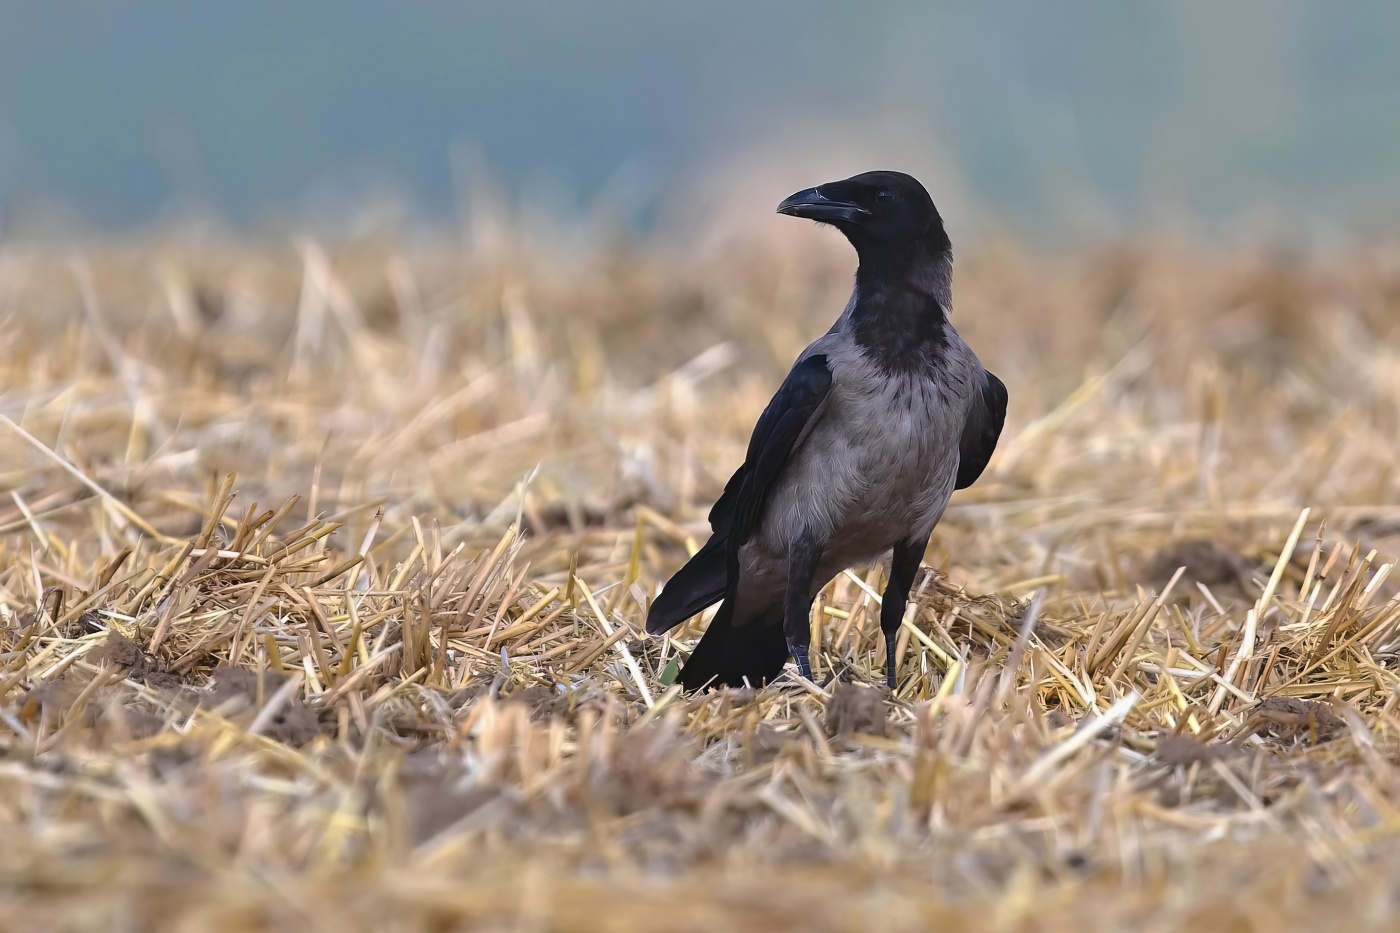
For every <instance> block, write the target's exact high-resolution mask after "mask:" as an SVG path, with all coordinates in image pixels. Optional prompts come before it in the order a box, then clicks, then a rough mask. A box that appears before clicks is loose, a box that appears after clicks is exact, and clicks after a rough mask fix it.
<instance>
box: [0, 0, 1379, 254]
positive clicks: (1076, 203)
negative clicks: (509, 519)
mask: <svg viewBox="0 0 1400 933" xmlns="http://www.w3.org/2000/svg"><path fill="white" fill-rule="evenodd" d="M1397 47H1400V6H1397V5H1396V4H1394V3H1389V2H1385V0H1348V2H1325V0H1236V2H1231V3H1228V4H1222V3H1219V2H1212V0H1181V2H1175V3H1171V4H1165V3H1153V2H1146V0H1083V2H1078V3H1074V4H1044V3H1039V2H1034V0H992V2H976V3H973V2H953V3H924V2H898V0H881V2H871V3H861V4H852V3H842V2H836V0H764V2H762V3H751V2H745V0H711V2H706V3H655V2H650V0H598V2H593V3H587V4H578V3H568V2H560V0H521V2H511V3H451V2H441V0H438V2H428V0H424V2H417V3H412V4H403V3H399V4H386V3H380V2H373V0H299V2H295V3H288V2H285V0H240V2H238V3H227V2H215V0H125V2H123V3H111V2H106V0H67V2H63V3H33V2H25V0H0V233H3V234H5V235H9V236H24V235H32V236H39V235H42V234H44V233H46V232H49V233H51V232H54V231H60V232H64V231H70V230H72V229H75V228H77V229H89V230H90V229H98V230H124V229H128V228H140V227H149V226H152V225H157V226H158V225H170V224H172V223H175V224H178V223H185V222H189V221H191V220H199V221H202V222H209V221H214V222H216V223H218V224H225V225H229V226H232V227H235V228H253V229H260V228H266V227H268V226H277V225H281V224H295V225H308V224H310V225H317V224H319V225H322V226H324V227H325V228H329V229H337V228H339V229H344V228H345V225H346V224H349V223H364V222H367V218H368V219H371V220H373V221H375V222H380V223H383V222H386V221H387V222H394V223H405V222H407V223H414V224H451V223H456V222H460V221H461V220H462V219H463V218H464V217H469V216H471V214H472V212H474V211H478V210H481V209H482V208H483V206H484V203H485V202H487V201H491V202H492V206H500V203H504V204H506V205H509V206H510V207H511V209H512V210H516V211H521V212H524V213H526V214H530V215H533V216H542V217H545V218H549V219H551V220H556V221H557V220H566V221H567V220H570V219H575V218H580V217H596V216H597V215H598V214H599V213H600V212H601V213H603V214H605V215H606V216H608V217H609V218H613V219H615V220H617V221H618V222H620V223H621V224H623V225H624V226H626V227H630V228H632V229H638V230H646V229H656V228H657V225H658V224H665V223H672V222H677V221H679V222H682V223H685V224H694V223H695V222H696V221H697V220H698V219H700V217H701V216H702V215H703V216H707V217H715V216H726V212H729V211H734V210H736V209H742V211H743V216H746V217H753V216H755V215H754V212H755V210H758V211H759V212H761V213H766V211H764V210H763V209H764V208H766V207H767V206H768V205H767V201H774V200H776V199H777V198H779V197H781V196H783V195H784V194H786V193H788V192H789V191H790V190H791V189H793V188H795V187H798V186H801V185H806V184H809V183H812V182H814V181H821V180H824V179H826V178H827V177H829V176H831V175H844V174H848V173H851V172H855V171H860V170H865V169H869V168H875V167H888V168H900V169H906V170H909V171H911V172H914V173H915V174H918V175H919V176H920V177H921V178H923V179H925V181H926V182H927V183H928V184H929V186H930V188H932V189H934V195H935V198H936V199H937V200H938V201H939V202H940V203H941V204H943V205H944V207H945V213H947V214H949V215H950V219H951V223H952V226H953V228H954V232H955V233H960V234H961V235H962V236H963V238H964V242H965V241H966V237H968V236H976V235H978V234H980V233H982V232H985V231H987V230H998V229H1000V230H1010V231H1013V232H1015V233H1016V234H1017V235H1019V236H1022V237H1025V238H1027V239H1028V240H1031V241H1037V240H1039V241H1042V242H1049V241H1051V240H1053V241H1055V242H1060V241H1063V240H1064V239H1065V238H1070V239H1072V240H1082V239H1085V238H1099V237H1108V236H1113V235H1117V234H1120V233H1137V232H1143V231H1163V230H1169V231H1177V232H1182V231H1185V232H1189V233H1191V234H1192V235H1209V236H1213V237H1221V238H1233V237H1239V236H1246V237H1250V238H1260V237H1263V238H1267V239H1269V240H1270V241H1273V242H1282V243H1286V244H1289V245H1295V244H1310V243H1315V242H1318V241H1321V242H1326V241H1327V240H1328V239H1329V238H1331V239H1337V238H1346V237H1350V236H1355V235H1357V234H1362V235H1365V234H1371V233H1374V232H1376V231H1387V232H1389V231H1393V230H1394V228H1395V225H1396V222H1395V220H1394V218H1395V217H1396V216H1397V211H1398V210H1400V55H1396V54H1395V49H1396V48H1397ZM759 198H761V199H764V200H762V201H760V202H759V204H758V207H757V208H755V206H754V203H753V202H754V200H755V199H759ZM701 205H703V207H702V206H701Z"/></svg>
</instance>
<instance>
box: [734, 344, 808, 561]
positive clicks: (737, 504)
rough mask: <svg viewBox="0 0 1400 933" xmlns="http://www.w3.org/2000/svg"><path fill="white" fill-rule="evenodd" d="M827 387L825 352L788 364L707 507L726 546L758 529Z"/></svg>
mask: <svg viewBox="0 0 1400 933" xmlns="http://www.w3.org/2000/svg"><path fill="white" fill-rule="evenodd" d="M830 392H831V368H830V367H829V366H828V365H827V362H826V355H825V354H821V353H818V354H815V355H813V356H809V357H807V358H806V359H805V360H803V361H801V362H800V363H798V364H797V365H796V366H794V367H793V368H792V372H790V373H788V376H787V378H786V379H784V380H783V384H782V386H781V387H780V388H779V389H778V393H777V394H776V395H774V396H773V400H772V401H771V402H769V403H768V407H767V408H765V409H764V410H763V414H762V415H759V417H758V424H756V425H754V429H753V436H752V437H751V438H749V452H748V455H747V456H746V457H745V458H744V465H743V466H742V467H740V468H739V472H737V473H735V474H734V476H733V477H732V478H731V479H730V480H729V483H728V485H726V486H725V488H724V494H723V495H722V496H720V498H719V501H718V502H716V503H715V507H714V508H713V509H711V510H710V527H711V528H713V529H714V530H715V533H716V534H718V533H719V530H720V528H724V531H725V535H726V537H728V539H729V544H730V547H731V548H737V547H738V546H739V545H740V544H742V543H744V542H745V541H747V540H748V539H749V538H750V537H751V536H752V535H753V533H754V532H755V531H757V530H758V525H759V523H760V522H761V521H762V519H763V509H764V506H766V505H767V504H768V496H769V494H770V493H772V491H773V486H774V485H775V484H776V483H777V481H778V477H779V476H781V475H782V472H783V468H784V467H786V466H787V464H788V460H789V459H790V458H791V457H792V455H793V453H795V452H796V450H797V448H798V446H799V445H800V444H801V442H802V440H803V439H804V438H805V437H806V436H807V431H808V429H809V427H810V425H811V424H812V423H813V421H814V417H815V416H816V415H817V413H818V412H819V411H820V410H821V407H822V403H823V402H825V401H826V397H827V394H828V393H830ZM740 474H742V476H740ZM736 487H737V488H736ZM731 490H732V491H731Z"/></svg>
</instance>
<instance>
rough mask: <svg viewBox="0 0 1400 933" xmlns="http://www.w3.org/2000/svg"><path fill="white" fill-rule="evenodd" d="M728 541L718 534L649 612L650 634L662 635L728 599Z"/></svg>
mask: <svg viewBox="0 0 1400 933" xmlns="http://www.w3.org/2000/svg"><path fill="white" fill-rule="evenodd" d="M724 552H725V539H724V538H723V537H721V536H719V535H715V536H714V537H712V538H710V540H709V541H707V542H705V546H704V547H702V548H701V549H700V550H699V551H697V552H696V554H695V556H694V557H692V558H691V559H690V560H689V561H687V562H686V565H685V566H684V567H682V568H681V569H680V570H677V571H676V575H675V576H674V577H672V578H671V579H669V580H667V581H666V587H665V589H663V590H662V591H661V593H660V594H659V595H658V596H657V597H656V599H655V600H654V601H653V602H652V604H651V608H650V609H648V610H647V632H648V633H650V634H652V635H660V634H661V633H662V632H668V631H670V630H671V629H673V628H675V627H676V626H677V625H680V624H681V623H682V622H684V621H685V620H686V619H689V618H690V617H691V616H693V615H698V614H699V613H701V612H703V611H704V610H705V609H707V608H709V607H710V606H713V605H714V604H715V603H717V602H719V601H720V600H721V599H723V598H724V587H725V582H726V576H727V574H726V571H725V553H724Z"/></svg>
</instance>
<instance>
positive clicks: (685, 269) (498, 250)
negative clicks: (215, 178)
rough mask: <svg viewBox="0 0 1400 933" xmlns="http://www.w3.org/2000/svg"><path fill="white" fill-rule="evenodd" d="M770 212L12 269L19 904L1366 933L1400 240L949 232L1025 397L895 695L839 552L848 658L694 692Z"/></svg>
mask: <svg viewBox="0 0 1400 933" xmlns="http://www.w3.org/2000/svg"><path fill="white" fill-rule="evenodd" d="M793 229H795V230H797V233H795V234H793V235H792V237H791V238H790V239H786V240H780V241H748V242H743V243H734V244H730V245H728V246H721V247H716V248H715V249H714V250H713V251H711V252H709V253H707V254H705V255H703V256H698V257H690V258H685V259H682V258H678V257H676V256H672V255H666V254H661V253H644V252H641V251H637V250H629V249H627V248H623V247H618V248H616V249H614V250H610V251H604V252H602V253H599V254H596V255H592V256H587V257H573V258H560V257H558V256H547V255H546V254H547V253H548V252H549V251H548V250H546V249H543V248H532V247H529V246H527V245H525V244H524V242H523V240H517V239H512V238H505V239H502V240H496V241H493V242H489V243H488V242H481V243H477V244H475V245H473V246H470V247H455V246H453V245H452V244H444V243H437V244H432V243H429V244H418V245H414V246H409V245H398V244H394V243H383V242H364V243H357V244H352V245H346V246H343V247H340V248H337V249H336V250H335V251H334V255H333V256H330V257H328V256H327V255H326V254H325V252H323V251H322V249H321V248H319V247H317V246H315V245H311V244H303V245H302V246H300V247H299V248H296V249H294V248H291V247H286V248H278V247H273V246H267V247H257V246H250V245H242V246H220V245H212V244H211V245H204V246H190V245H181V244H178V243H158V242H147V243H142V244H139V245H134V246H125V245H117V246H107V247H101V248H94V249H91V250H89V251H88V252H86V253H85V254H84V255H83V256H81V257H79V258H73V257H71V256H68V255H62V254H59V253H57V252H53V251H42V250H39V251H25V250H22V249H18V248H14V247H12V248H10V249H9V251H8V252H0V321H3V325H0V327H2V329H3V344H2V345H3V348H4V349H3V356H0V392H3V395H2V396H0V415H3V419H4V420H3V421H0V432H4V433H5V436H6V437H7V438H8V440H7V442H6V445H5V447H4V449H3V450H4V452H3V456H0V471H3V472H0V485H3V493H2V494H0V533H3V536H0V756H3V757H0V826H3V829H2V830H0V832H3V838H4V840H5V844H4V845H3V846H0V879H3V883H0V916H3V917H4V921H3V925H4V926H5V927H6V928H13V929H36V930H37V929H45V930H47V929H62V928H92V927H101V928H104V929H106V928H114V929H138V928H170V929H189V930H206V929H242V928H249V927H260V926H265V925H270V926H272V927H275V928H287V929H298V930H300V929H323V928H324V929H349V928H356V927H370V928H379V929H403V930H418V929H452V928H457V927H458V926H461V927H472V928H482V927H484V928H488V929H516V928H529V929H568V930H574V929H577V930H603V929H620V930H631V929H648V930H656V929H700V928H714V927H717V926H719V927H730V928H734V927H740V926H753V927H761V928H777V927H781V926H785V925H786V926H792V927H795V928H804V929H838V928H871V929H885V930H902V929H921V928H927V927H928V926H929V925H930V924H934V923H938V924H942V925H946V926H949V927H954V928H956V927H967V928H976V929H982V928H985V927H988V926H991V927H995V928H1005V929H1018V930H1019V929H1051V928H1058V927H1060V926H1069V925H1074V926H1075V928H1079V929H1125V928H1129V927H1132V928H1140V929H1152V928H1156V929H1175V928H1181V927H1185V926H1190V927H1191V928H1193V929H1196V930H1209V929H1232V930H1234V929H1247V928H1272V927H1278V926H1288V925H1296V926H1328V927H1333V928H1340V927H1346V928H1363V927H1384V926H1386V925H1387V924H1386V921H1387V918H1388V917H1389V915H1390V912H1391V909H1392V908H1391V905H1392V902H1393V900H1394V896H1395V888H1394V884H1393V882H1392V881H1391V880H1390V879H1391V878H1392V877H1394V875H1395V872H1396V869H1398V868H1400V844H1397V838H1398V837H1400V812H1398V811H1397V796H1398V795H1400V770H1397V768H1396V756H1397V750H1400V719H1397V710H1396V706H1397V697H1400V693H1397V691H1396V688H1397V682H1400V674H1398V672H1397V664H1398V663H1400V662H1398V659H1397V647H1400V598H1397V596H1396V593H1397V586H1396V582H1397V578H1398V577H1400V574H1397V575H1396V576H1392V575H1391V567H1392V564H1391V561H1392V560H1393V559H1394V555H1395V554H1396V552H1397V549H1400V548H1398V546H1400V504H1397V483H1396V477H1395V464H1396V462H1397V458H1398V457H1400V431H1398V430H1397V429H1400V313H1397V312H1400V259H1398V258H1397V257H1398V256H1400V254H1397V253H1396V252H1395V251H1394V250H1391V251H1389V252H1386V251H1380V250H1377V251H1374V252H1361V251H1356V252H1353V253H1352V254H1349V255H1343V256H1338V257H1333V258H1329V259H1326V260H1312V261H1305V260H1302V259H1299V258H1290V257H1286V256H1235V257H1230V258H1225V259H1222V258H1219V257H1208V256H1204V255H1192V254H1186V253H1183V252H1180V251H1178V250H1176V249H1174V248H1172V247H1170V246H1166V245H1143V246H1140V247H1134V248H1131V249H1129V248H1125V249H1122V250H1119V251H1115V252H1107V253H1099V254H1095V255H1092V256H1083V257H1079V258H1076V259H1061V260H1056V261H1042V260H1035V259H1032V258H1029V257H1026V256H1024V255H1021V254H1019V253H1017V252H1016V251H1014V250H1012V249H1010V248H1007V247H1001V246H997V245H994V244H993V245H989V246H987V247H985V248H984V249H982V250H981V251H980V252H979V253H978V254H977V255H973V256H968V257H964V259H963V261H962V262H961V263H960V266H959V272H958V282H957V297H958V308H957V314H956V317H955V320H956V321H957V323H958V324H959V326H960V327H961V329H962V330H963V332H964V333H965V334H966V335H967V336H968V338H969V340H970V342H971V343H972V344H973V346H974V347H976V348H977V349H978V350H979V352H980V353H981V355H982V357H983V359H984V360H985V361H986V362H987V363H988V364H989V365H990V366H991V367H992V368H993V369H995V370H996V371H997V372H999V373H1000V374H1001V375H1002V376H1003V378H1004V379H1005V381H1006V382H1007V384H1008V385H1009V386H1010V389H1011V393H1012V419H1011V422H1010V424H1009V425H1008V429H1007V433H1006V435H1005V436H1004V437H1003V442H1002V447H1001V450H1000V452H999V455H998V458H997V459H996V460H995V461H994V462H993V465H992V467H991V469H990V470H989V471H988V474H987V475H986V476H985V477H984V478H983V480H982V481H981V482H980V483H979V484H978V485H977V486H976V487H974V488H973V489H971V490H969V491H967V492H965V493H961V494H959V497H958V498H957V499H955V504H954V506H953V507H952V508H951V509H950V510H949V512H948V515H947V516H946V518H945V519H944V521H943V524H942V525H941V526H940V528H939V530H938V532H937V533H936V534H935V538H934V542H933V545H932V546H931V548H930V551H929V554H928V560H927V565H928V567H929V568H931V569H930V571H929V572H928V573H927V575H926V576H925V577H924V578H923V579H922V581H921V583H920V584H919V585H918V586H917V589H918V592H919V597H918V600H917V604H916V605H915V606H914V607H913V608H911V610H910V613H909V614H908V615H907V616H906V620H907V622H908V624H907V626H906V629H905V630H904V631H903V632H902V634H901V636H900V657H901V666H900V688H899V690H898V691H897V694H896V695H895V696H893V697H883V698H882V697H881V694H880V693H879V692H878V691H879V688H878V687H877V686H876V685H878V684H879V682H880V678H881V668H882V664H883V651H882V650H881V646H880V635H879V630H878V621H877V615H878V613H877V611H876V605H877V600H878V596H877V595H876V594H877V593H878V592H879V591H880V589H881V588H882V583H881V571H880V570H879V568H874V569H871V568H858V569H857V571H856V572H855V573H854V574H853V575H851V576H847V577H842V578H839V579H838V580H837V581H836V582H835V583H834V584H833V585H832V586H831V587H830V588H829V589H828V591H827V593H826V594H825V595H824V597H823V598H822V599H821V600H819V602H818V605H817V608H816V611H815V612H814V617H815V619H816V622H815V623H814V629H815V630H816V631H817V634H818V636H819V641H820V646H821V650H820V651H819V652H816V662H815V663H816V666H817V670H818V679H819V680H820V681H823V687H821V688H817V687H813V686H804V685H797V684H785V685H781V686H778V687H773V688H769V689H766V690H763V691H761V692H758V693H756V694H740V693H730V694H725V695H710V696H701V697H693V698H691V697H684V696H679V695H677V693H676V691H675V690H674V689H672V688H669V687H668V686H667V685H666V684H667V682H668V680H669V678H668V677H667V674H668V672H670V671H674V663H673V662H674V661H675V660H676V659H677V658H678V657H680V656H682V655H683V654H684V653H685V651H686V650H687V649H688V646H689V645H690V644H691V643H692V641H693V638H694V634H695V626H696V625H697V623H691V627H690V628H689V629H687V630H684V631H681V632H679V633H677V637H676V638H675V640H674V641H673V640H670V639H666V640H656V639H646V638H644V637H642V635H641V634H640V633H641V628H642V625H641V623H642V618H643V613H644V607H645V605H646V603H647V600H648V598H649V596H650V594H651V593H653V592H654V591H655V588H656V586H657V584H658V581H660V580H663V579H664V578H665V576H666V574H667V573H668V572H670V571H672V570H674V569H675V567H676V566H677V565H678V564H679V563H680V562H681V561H682V560H683V559H684V556H685V552H686V551H687V550H689V549H693V548H694V547H695V546H696V544H697V543H698V541H700V540H703V535H704V531H705V526H704V523H703V516H704V513H705V511H706V509H707V508H708V505H709V504H710V502H711V501H712V499H713V497H714V496H715V495H716V494H717V493H718V490H719V489H720V488H721V486H722V484H723V481H724V479H725V478H726V477H727V474H728V471H729V470H731V469H732V468H733V466H734V465H735V464H736V463H737V461H738V460H739V459H740V458H741V456H742V449H743V445H744V443H745V441H746V439H747V430H748V428H749V427H750V425H751V424H752V422H753V420H754V418H755V416H756V415H757V413H758V411H759V410H760V409H761V407H762V405H763V404H764V402H766V400H767V397H768V394H769V393H770V392H771V390H772V388H773V387H774V386H775V385H776V382H777V379H778V378H779V377H780V374H781V372H782V370H783V368H784V367H785V365H786V364H787V362H788V361H789V360H790V359H791V357H792V356H793V355H794V354H795V353H796V351H797V350H798V349H799V348H800V347H801V345H802V344H803V343H804V342H805V341H806V340H807V339H810V338H811V337H812V336H814V335H815V334H817V333H819V332H820V330H821V329H822V328H824V327H825V326H826V323H827V322H828V321H829V319H830V318H831V316H832V315H833V314H834V313H835V311H836V309H838V308H839V307H840V304H841V301H842V300H843V298H844V291H845V289H846V287H847V282H848V281H849V279H848V276H849V266H850V259H849V258H848V257H847V256H846V255H845V251H844V249H843V248H842V247H841V246H840V245H839V244H837V243H835V242H833V241H832V240H830V239H823V238H821V237H820V236H819V235H818V234H817V233H815V232H814V231H812V230H811V229H810V228H802V229H797V228H796V227H794V228H793ZM1304 509H1307V510H1308V511H1306V512H1305V511H1304ZM1295 542H1296V547H1295V546H1294V544H1295ZM1182 568H1184V569H1182ZM1037 591H1039V593H1040V594H1041V595H1040V597H1039V599H1038V600H1033V599H1032V594H1033V593H1035V592H1037ZM1032 606H1034V608H1032ZM833 673H835V674H837V675H838V678H839V680H838V681H828V678H829V677H830V675H832V674H833ZM850 684H854V685H856V686H848V685H850ZM833 694H834V698H833Z"/></svg>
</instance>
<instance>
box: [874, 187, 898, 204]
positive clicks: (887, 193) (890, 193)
mask: <svg viewBox="0 0 1400 933" xmlns="http://www.w3.org/2000/svg"><path fill="white" fill-rule="evenodd" d="M875 200H877V201H879V202H880V203H881V204H888V203H890V202H891V201H893V200H894V189H893V188H881V189H880V190H879V191H877V192H875Z"/></svg>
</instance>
